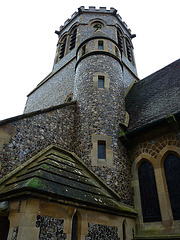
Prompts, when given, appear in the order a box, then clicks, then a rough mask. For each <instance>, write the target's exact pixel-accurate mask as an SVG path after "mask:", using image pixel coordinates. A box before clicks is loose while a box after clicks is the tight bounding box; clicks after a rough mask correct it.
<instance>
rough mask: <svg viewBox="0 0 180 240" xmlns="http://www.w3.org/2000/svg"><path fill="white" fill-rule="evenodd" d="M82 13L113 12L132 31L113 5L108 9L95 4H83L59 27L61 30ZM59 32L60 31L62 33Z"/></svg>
mask: <svg viewBox="0 0 180 240" xmlns="http://www.w3.org/2000/svg"><path fill="white" fill-rule="evenodd" d="M82 13H106V14H112V15H114V16H116V17H117V18H118V20H119V21H120V22H121V24H122V25H123V26H124V27H125V28H126V29H127V30H128V31H129V33H131V29H129V28H128V26H127V24H126V23H125V22H123V21H122V17H121V16H120V15H119V14H118V13H117V10H116V9H115V8H113V7H111V8H110V9H109V10H108V9H106V7H99V8H96V7H95V6H89V8H88V9H86V8H85V7H84V6H81V7H79V8H78V11H77V12H74V13H73V14H72V15H71V18H68V19H67V20H66V21H65V22H64V25H61V26H60V28H59V31H60V32H61V31H62V30H63V29H64V28H65V27H66V26H67V25H68V24H69V23H70V22H71V21H72V20H73V19H74V18H75V17H76V16H78V15H80V14H82ZM60 32H59V33H60Z"/></svg>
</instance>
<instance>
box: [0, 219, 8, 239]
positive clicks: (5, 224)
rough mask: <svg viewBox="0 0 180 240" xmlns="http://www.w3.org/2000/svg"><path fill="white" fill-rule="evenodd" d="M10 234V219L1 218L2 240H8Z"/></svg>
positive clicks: (0, 235) (0, 233) (0, 231)
mask: <svg viewBox="0 0 180 240" xmlns="http://www.w3.org/2000/svg"><path fill="white" fill-rule="evenodd" d="M8 232H9V220H8V217H4V216H3V217H0V240H7V237H8Z"/></svg>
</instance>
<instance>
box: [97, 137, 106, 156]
mask: <svg viewBox="0 0 180 240" xmlns="http://www.w3.org/2000/svg"><path fill="white" fill-rule="evenodd" d="M98 159H106V141H100V140H99V141H98Z"/></svg>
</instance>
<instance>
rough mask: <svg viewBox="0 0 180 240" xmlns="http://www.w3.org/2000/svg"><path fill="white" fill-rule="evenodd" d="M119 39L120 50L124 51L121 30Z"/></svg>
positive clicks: (118, 34)
mask: <svg viewBox="0 0 180 240" xmlns="http://www.w3.org/2000/svg"><path fill="white" fill-rule="evenodd" d="M117 39H118V46H119V49H120V52H121V53H122V52H123V51H124V47H123V38H122V36H121V34H120V32H119V31H117Z"/></svg>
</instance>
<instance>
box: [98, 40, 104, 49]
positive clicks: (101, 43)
mask: <svg viewBox="0 0 180 240" xmlns="http://www.w3.org/2000/svg"><path fill="white" fill-rule="evenodd" d="M98 50H104V43H103V41H98Z"/></svg>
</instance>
